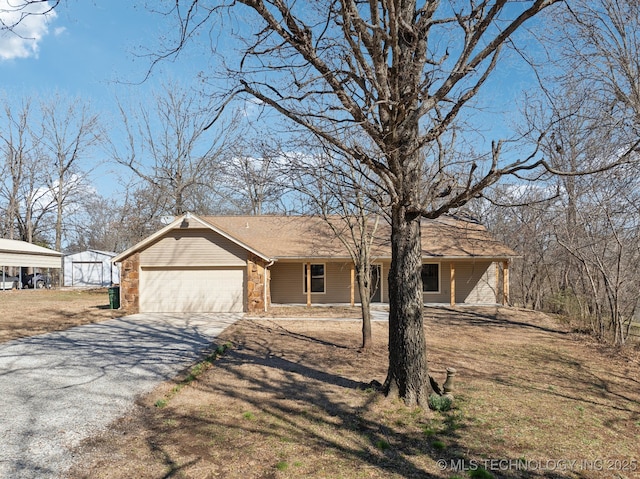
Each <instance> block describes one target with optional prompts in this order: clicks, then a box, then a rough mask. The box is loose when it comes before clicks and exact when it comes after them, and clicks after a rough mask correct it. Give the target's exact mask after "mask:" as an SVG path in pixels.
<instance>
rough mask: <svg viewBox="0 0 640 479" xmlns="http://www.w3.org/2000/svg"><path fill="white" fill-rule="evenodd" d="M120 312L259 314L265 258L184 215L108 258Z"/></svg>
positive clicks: (243, 244)
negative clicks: (114, 270) (116, 273)
mask: <svg viewBox="0 0 640 479" xmlns="http://www.w3.org/2000/svg"><path fill="white" fill-rule="evenodd" d="M111 261H112V263H114V264H117V265H119V269H120V287H119V293H120V298H119V299H120V301H119V304H120V309H121V310H123V311H126V312H127V314H134V313H223V312H231V313H239V312H245V311H248V310H263V309H264V304H265V301H266V299H267V289H266V288H265V277H266V273H265V267H264V265H265V264H268V263H269V259H268V258H266V257H264V256H263V255H261V253H260V252H258V251H256V250H255V249H253V248H251V247H250V246H248V245H247V244H245V243H244V242H242V241H239V240H237V239H236V238H235V237H233V236H231V235H230V234H229V233H227V232H226V231H224V230H222V229H220V228H218V227H216V226H214V225H212V224H210V223H207V222H206V221H204V220H202V219H200V218H198V217H196V216H195V215H191V214H185V215H184V216H182V217H180V218H178V219H176V220H174V221H173V222H172V223H170V224H168V225H166V226H165V227H164V228H162V229H161V230H159V231H157V232H156V233H154V234H152V235H151V236H149V237H147V238H145V239H144V240H142V241H141V242H139V243H137V244H136V245H134V246H132V247H131V248H129V249H128V250H126V251H123V252H122V253H120V254H118V255H116V256H115V257H114V258H112V260H111Z"/></svg>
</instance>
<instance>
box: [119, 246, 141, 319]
mask: <svg viewBox="0 0 640 479" xmlns="http://www.w3.org/2000/svg"><path fill="white" fill-rule="evenodd" d="M120 309H122V310H124V311H125V312H126V313H127V314H135V313H139V312H140V253H135V254H133V255H131V256H129V257H128V258H127V259H125V260H124V261H123V262H122V265H121V266H120Z"/></svg>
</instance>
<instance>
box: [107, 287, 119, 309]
mask: <svg viewBox="0 0 640 479" xmlns="http://www.w3.org/2000/svg"><path fill="white" fill-rule="evenodd" d="M109 307H110V308H111V309H120V286H113V287H111V288H109Z"/></svg>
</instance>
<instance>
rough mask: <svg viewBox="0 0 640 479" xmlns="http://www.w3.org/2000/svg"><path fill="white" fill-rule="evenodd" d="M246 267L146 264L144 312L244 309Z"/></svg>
mask: <svg viewBox="0 0 640 479" xmlns="http://www.w3.org/2000/svg"><path fill="white" fill-rule="evenodd" d="M243 291H244V268H233V269H229V268H226V269H224V268H206V269H202V268H198V269H195V268H193V269H173V268H172V269H158V268H143V269H142V274H141V277H140V312H143V313H213V312H242V311H243V309H244V294H243Z"/></svg>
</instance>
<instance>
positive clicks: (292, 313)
mask: <svg viewBox="0 0 640 479" xmlns="http://www.w3.org/2000/svg"><path fill="white" fill-rule="evenodd" d="M247 317H248V318H249V319H258V318H350V319H358V318H361V317H362V312H361V309H360V307H359V306H342V305H335V306H334V305H328V306H320V305H314V306H312V307H306V306H299V305H290V306H288V305H282V306H271V307H270V308H269V311H265V312H260V313H251V314H250V315H248V316H247Z"/></svg>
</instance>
